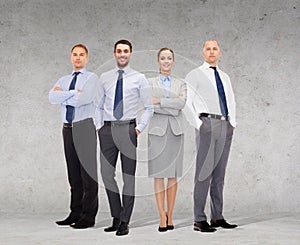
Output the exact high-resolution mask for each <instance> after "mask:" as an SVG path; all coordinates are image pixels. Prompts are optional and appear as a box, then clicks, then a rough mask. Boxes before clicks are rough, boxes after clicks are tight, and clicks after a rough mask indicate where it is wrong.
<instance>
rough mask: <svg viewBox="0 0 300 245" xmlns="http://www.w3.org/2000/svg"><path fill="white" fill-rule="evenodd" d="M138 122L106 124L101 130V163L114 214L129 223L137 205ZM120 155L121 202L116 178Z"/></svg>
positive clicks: (111, 209)
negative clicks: (135, 204) (135, 203)
mask: <svg viewBox="0 0 300 245" xmlns="http://www.w3.org/2000/svg"><path fill="white" fill-rule="evenodd" d="M135 126H136V124H135V123H132V124H121V125H109V126H108V125H104V126H103V127H102V128H100V130H99V131H98V135H99V141H100V166H101V175H102V179H103V183H104V186H105V190H106V194H107V197H108V202H109V207H110V212H111V216H112V217H114V218H117V219H120V220H121V221H123V222H127V223H129V221H130V217H131V214H132V210H133V205H134V195H135V171H136V147H137V135H136V132H135ZM119 152H120V154H121V165H122V177H123V182H124V185H123V190H122V203H121V197H120V194H119V188H118V185H117V182H116V180H115V175H116V174H115V172H116V164H117V159H118V155H119Z"/></svg>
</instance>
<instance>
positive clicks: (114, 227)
mask: <svg viewBox="0 0 300 245" xmlns="http://www.w3.org/2000/svg"><path fill="white" fill-rule="evenodd" d="M119 225H120V220H119V219H117V218H114V219H113V223H112V225H111V226H109V227H107V228H105V229H104V231H105V232H113V231H117V230H118V228H119Z"/></svg>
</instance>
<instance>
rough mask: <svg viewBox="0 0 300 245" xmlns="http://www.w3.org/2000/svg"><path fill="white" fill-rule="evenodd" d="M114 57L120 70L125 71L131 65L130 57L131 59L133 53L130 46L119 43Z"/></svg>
mask: <svg viewBox="0 0 300 245" xmlns="http://www.w3.org/2000/svg"><path fill="white" fill-rule="evenodd" d="M114 57H115V59H116V61H117V66H118V67H119V68H120V69H124V68H125V67H126V66H127V65H128V64H129V61H130V57H131V51H130V47H129V45H127V44H122V43H119V44H118V45H117V46H116V49H115V52H114Z"/></svg>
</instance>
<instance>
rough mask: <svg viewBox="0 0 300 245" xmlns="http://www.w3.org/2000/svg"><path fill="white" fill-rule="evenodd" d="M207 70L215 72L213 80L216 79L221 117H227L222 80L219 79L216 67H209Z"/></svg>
mask: <svg viewBox="0 0 300 245" xmlns="http://www.w3.org/2000/svg"><path fill="white" fill-rule="evenodd" d="M209 68H212V69H214V71H215V78H216V83H217V88H218V94H219V102H220V107H221V112H222V115H223V116H225V117H227V116H228V108H227V102H226V95H225V91H224V87H223V83H222V80H221V78H220V75H219V72H218V71H217V67H213V66H210V67H209Z"/></svg>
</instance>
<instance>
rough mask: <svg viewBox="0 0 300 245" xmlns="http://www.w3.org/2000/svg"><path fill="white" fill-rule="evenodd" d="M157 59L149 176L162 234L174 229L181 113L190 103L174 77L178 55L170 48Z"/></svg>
mask: <svg viewBox="0 0 300 245" xmlns="http://www.w3.org/2000/svg"><path fill="white" fill-rule="evenodd" d="M157 58H158V65H159V74H158V76H157V77H155V78H150V79H148V80H149V84H150V86H151V89H152V101H153V104H154V115H153V117H152V119H151V121H150V124H149V131H148V141H149V142H148V158H149V160H148V174H149V177H153V178H154V191H155V198H156V204H157V208H158V212H159V216H160V223H159V228H158V231H160V232H164V231H167V230H173V229H174V225H173V220H172V214H173V208H174V204H175V198H176V192H177V178H178V177H181V176H182V168H183V115H182V113H181V110H182V108H183V107H184V105H185V102H186V93H187V87H186V84H185V82H184V81H181V80H179V79H177V78H175V76H173V75H171V70H172V66H173V64H174V52H173V51H172V50H171V49H170V48H162V49H160V50H159V52H158V55H157ZM165 178H167V183H166V186H165ZM165 199H166V201H167V202H166V204H167V205H166V208H167V209H165Z"/></svg>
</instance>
